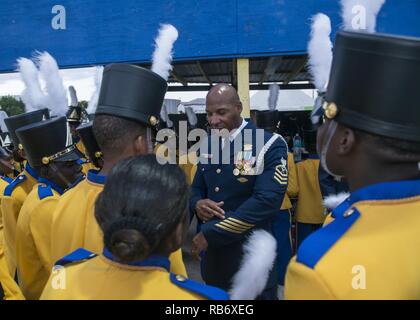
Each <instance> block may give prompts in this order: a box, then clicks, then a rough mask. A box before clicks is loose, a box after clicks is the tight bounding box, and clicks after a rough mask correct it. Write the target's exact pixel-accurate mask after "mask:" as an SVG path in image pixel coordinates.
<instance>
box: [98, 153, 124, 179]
mask: <svg viewBox="0 0 420 320" xmlns="http://www.w3.org/2000/svg"><path fill="white" fill-rule="evenodd" d="M122 159H123V158H106V157H103V161H104V165H103V167H102V169H101V171H100V172H99V173H100V174H101V175H103V176H108V175H109V173H110V172H111V170H112V168H113V167H114V166H115V165H116V164H117V163H118V162H119V161H120V160H122Z"/></svg>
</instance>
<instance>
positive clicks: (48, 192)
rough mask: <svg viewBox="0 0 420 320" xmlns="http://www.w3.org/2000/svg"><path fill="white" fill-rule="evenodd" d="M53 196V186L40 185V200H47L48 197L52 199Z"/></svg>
mask: <svg viewBox="0 0 420 320" xmlns="http://www.w3.org/2000/svg"><path fill="white" fill-rule="evenodd" d="M53 195H54V193H53V191H52V189H51V186H49V185H45V184H40V185H39V186H38V197H39V200H42V199H45V198H47V197H51V196H53Z"/></svg>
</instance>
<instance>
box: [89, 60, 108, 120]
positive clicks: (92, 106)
mask: <svg viewBox="0 0 420 320" xmlns="http://www.w3.org/2000/svg"><path fill="white" fill-rule="evenodd" d="M94 72H95V76H94V83H95V90H94V91H93V94H92V96H91V97H90V100H89V103H88V107H87V109H86V111H87V113H88V114H93V113H95V111H96V108H97V107H98V100H99V93H100V92H101V83H102V76H103V73H104V67H103V66H98V67H95V71H94Z"/></svg>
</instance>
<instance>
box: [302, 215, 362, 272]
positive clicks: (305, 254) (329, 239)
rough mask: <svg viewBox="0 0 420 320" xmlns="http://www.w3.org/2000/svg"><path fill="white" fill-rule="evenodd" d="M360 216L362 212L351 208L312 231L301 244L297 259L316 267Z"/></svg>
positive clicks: (310, 266) (312, 267)
mask: <svg viewBox="0 0 420 320" xmlns="http://www.w3.org/2000/svg"><path fill="white" fill-rule="evenodd" d="M359 217H360V212H359V211H358V210H357V209H356V208H351V209H349V210H347V211H346V212H344V213H343V215H342V217H340V218H339V219H335V220H333V221H332V222H330V223H329V224H327V225H326V226H325V227H323V228H321V229H319V230H318V231H316V232H314V233H312V234H311V235H310V236H308V237H307V238H306V239H305V240H304V241H303V242H302V244H301V245H300V246H299V249H298V252H297V255H296V261H297V262H300V263H302V264H304V265H306V266H307V267H309V268H311V269H314V268H315V266H316V264H317V263H318V261H320V260H321V258H322V257H323V256H324V255H325V254H326V253H327V252H328V251H329V250H330V249H331V248H332V247H333V245H334V244H335V243H336V242H337V241H338V240H340V238H341V237H343V236H344V234H345V233H346V232H347V231H348V230H349V229H350V228H351V227H352V225H353V224H354V223H355V222H356V220H357V219H358V218H359Z"/></svg>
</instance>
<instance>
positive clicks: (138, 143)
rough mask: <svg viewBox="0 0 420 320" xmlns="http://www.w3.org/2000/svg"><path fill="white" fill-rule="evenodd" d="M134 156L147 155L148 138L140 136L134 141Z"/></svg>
mask: <svg viewBox="0 0 420 320" xmlns="http://www.w3.org/2000/svg"><path fill="white" fill-rule="evenodd" d="M133 148H134V154H135V155H136V156H137V155H145V154H147V150H148V148H147V137H146V136H145V135H142V136H138V137H137V138H136V139H135V140H134V144H133Z"/></svg>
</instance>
